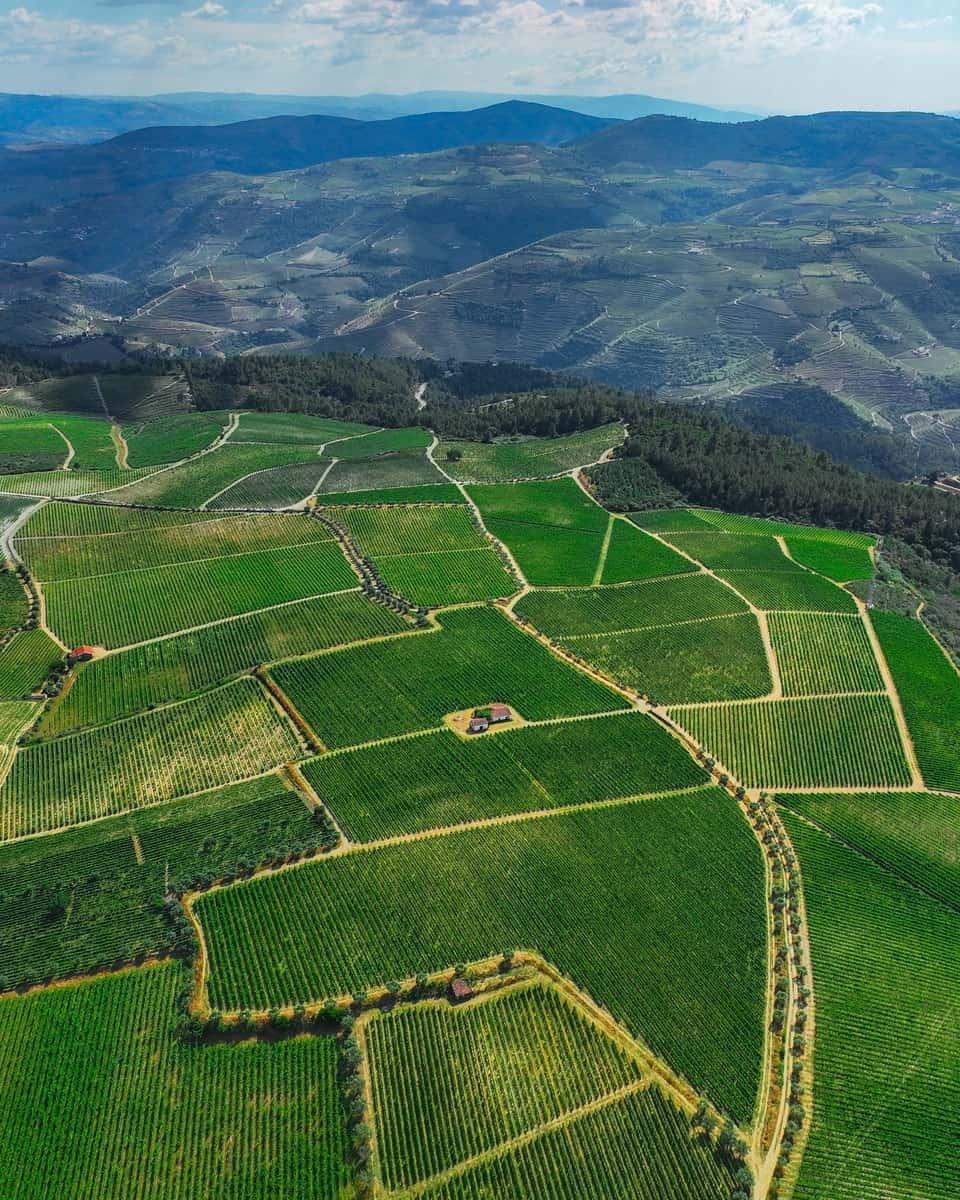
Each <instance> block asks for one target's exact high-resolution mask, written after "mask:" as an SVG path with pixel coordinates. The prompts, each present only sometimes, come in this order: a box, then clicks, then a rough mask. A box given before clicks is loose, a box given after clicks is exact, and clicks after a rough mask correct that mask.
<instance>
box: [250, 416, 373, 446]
mask: <svg viewBox="0 0 960 1200" xmlns="http://www.w3.org/2000/svg"><path fill="white" fill-rule="evenodd" d="M239 417H240V424H239V426H238V428H237V431H236V433H234V434H233V435H232V436H231V439H230V440H231V441H235V442H289V443H291V444H293V445H297V444H300V445H305V446H322V445H323V444H324V443H325V442H332V441H334V440H336V441H339V440H340V439H341V438H355V437H358V436H359V435H360V434H367V433H372V432H373V426H372V425H359V424H356V423H355V422H352V421H334V420H331V419H330V418H329V417H311V416H309V415H307V414H306V413H275V412H266V413H261V412H241V413H240V414H239Z"/></svg>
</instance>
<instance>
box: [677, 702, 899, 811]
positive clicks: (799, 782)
mask: <svg viewBox="0 0 960 1200" xmlns="http://www.w3.org/2000/svg"><path fill="white" fill-rule="evenodd" d="M671 716H672V717H673V718H674V720H676V721H677V723H678V724H679V725H682V726H683V728H684V729H686V730H688V731H689V732H690V733H691V734H692V735H693V736H694V737H695V738H696V739H697V741H698V742H699V743H700V744H701V745H702V746H703V748H704V749H705V750H706V751H707V752H708V753H709V754H711V755H712V756H713V757H715V758H717V759H719V761H720V762H722V763H723V765H724V766H725V767H726V768H727V769H728V770H730V771H732V772H733V774H734V775H735V776H736V777H737V778H738V779H739V781H740V782H741V783H742V784H744V785H745V786H746V787H762V788H822V789H827V788H832V787H906V786H907V785H908V784H909V783H910V771H909V768H908V767H907V762H906V759H905V757H904V752H903V746H902V745H901V743H900V737H899V732H898V730H897V725H896V721H895V720H894V716H893V708H892V707H891V704H890V701H889V700H888V699H887V697H886V696H849V697H844V696H841V697H838V698H834V699H830V700H773V701H763V700H759V701H753V702H748V703H745V704H721V705H717V706H716V707H712V708H711V707H703V708H675V709H673V710H672V712H671Z"/></svg>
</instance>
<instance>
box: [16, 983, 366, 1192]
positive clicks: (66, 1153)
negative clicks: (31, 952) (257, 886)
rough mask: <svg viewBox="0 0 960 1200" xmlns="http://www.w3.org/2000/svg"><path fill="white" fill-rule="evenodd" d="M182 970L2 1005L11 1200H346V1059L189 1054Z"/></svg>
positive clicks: (309, 1050)
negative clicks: (340, 1067)
mask: <svg viewBox="0 0 960 1200" xmlns="http://www.w3.org/2000/svg"><path fill="white" fill-rule="evenodd" d="M187 979H188V973H187V972H186V971H184V970H183V969H182V968H181V967H178V966H173V965H169V966H162V967H155V968H151V969H148V970H141V971H134V972H128V973H126V974H123V975H117V976H113V977H108V978H104V979H98V980H92V981H90V982H87V983H80V984H74V985H72V986H70V987H66V988H57V989H53V990H48V991H44V992H39V993H37V994H35V995H31V996H22V997H18V998H15V999H6V1000H0V1061H2V1063H3V1064H4V1066H3V1070H2V1071H0V1122H2V1125H3V1128H4V1130H5V1131H6V1133H7V1136H6V1137H5V1138H4V1139H3V1142H2V1145H0V1178H2V1179H3V1180H4V1196H5V1197H7V1198H9V1200H33V1198H35V1197H38V1196H58V1197H63V1198H64V1200H68V1198H70V1200H147V1198H149V1200H196V1197H198V1196H211V1197H212V1196H218V1197H220V1196H222V1197H228V1196H229V1197H241V1196H242V1197H243V1198H244V1200H279V1198H280V1197H284V1198H287V1200H298V1198H300V1197H303V1196H310V1197H317V1198H318V1200H339V1198H340V1197H341V1196H343V1194H344V1193H343V1188H344V1187H345V1185H346V1184H347V1182H348V1180H349V1174H350V1173H349V1169H348V1168H347V1166H346V1164H345V1154H346V1133H345V1129H344V1116H343V1105H342V1100H341V1098H340V1095H339V1091H338V1088H337V1082H336V1064H337V1047H336V1043H335V1042H334V1041H333V1040H332V1039H330V1038H323V1037H308V1038H296V1039H292V1040H288V1041H285V1042H282V1043H279V1044H277V1045H270V1044H267V1043H256V1042H247V1043H245V1044H242V1045H239V1046H230V1045H220V1046H192V1047H191V1046H182V1045H180V1044H179V1043H178V1041H177V1040H176V1037H175V1031H176V1026H177V1022H178V1014H177V1011H176V996H177V993H178V992H179V991H180V989H181V988H182V987H183V986H184V985H185V983H186V982H187Z"/></svg>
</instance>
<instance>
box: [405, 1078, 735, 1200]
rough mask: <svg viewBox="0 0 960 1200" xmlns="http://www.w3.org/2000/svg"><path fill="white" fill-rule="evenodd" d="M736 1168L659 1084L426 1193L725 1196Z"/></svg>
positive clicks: (449, 1198) (575, 1198)
mask: <svg viewBox="0 0 960 1200" xmlns="http://www.w3.org/2000/svg"><path fill="white" fill-rule="evenodd" d="M734 1186H735V1184H734V1180H733V1178H732V1175H731V1172H730V1170H729V1168H728V1167H726V1166H725V1165H724V1164H723V1163H722V1162H720V1161H718V1159H717V1158H716V1156H714V1155H713V1154H712V1153H711V1152H710V1151H709V1150H707V1149H706V1148H705V1147H704V1146H702V1145H701V1144H700V1143H699V1142H696V1141H692V1140H691V1138H690V1126H689V1123H688V1121H687V1119H686V1117H684V1116H683V1115H682V1114H681V1113H679V1112H678V1111H677V1110H676V1109H675V1108H674V1107H673V1105H672V1104H671V1103H670V1101H669V1100H667V1099H666V1098H665V1097H664V1096H663V1094H662V1093H661V1092H660V1091H658V1090H657V1088H655V1087H651V1088H648V1089H647V1090H646V1091H644V1092H635V1093H633V1094H632V1095H629V1096H627V1097H626V1098H625V1099H624V1100H622V1101H619V1102H617V1103H613V1104H606V1105H604V1106H603V1107H601V1108H597V1109H595V1110H592V1111H588V1112H587V1113H585V1115H583V1116H581V1117H578V1118H577V1119H576V1120H574V1121H571V1122H569V1123H568V1124H564V1125H562V1126H560V1127H559V1128H557V1129H552V1130H550V1131H548V1132H546V1133H543V1134H541V1135H540V1136H539V1137H537V1138H535V1139H534V1140H532V1141H530V1142H527V1143H525V1144H524V1145H522V1146H520V1147H519V1148H517V1149H516V1150H514V1151H512V1152H511V1153H510V1154H508V1155H503V1156H497V1157H492V1158H490V1159H488V1160H487V1161H484V1162H481V1163H480V1164H479V1165H478V1166H475V1167H472V1168H470V1169H468V1170H466V1171H464V1172H462V1173H458V1174H457V1175H456V1176H455V1177H454V1178H453V1179H451V1180H450V1181H449V1182H444V1183H440V1184H438V1185H437V1186H436V1187H431V1188H429V1189H428V1190H427V1191H425V1192H424V1193H423V1195H424V1196H426V1197H428V1198H429V1200H489V1198H490V1197H492V1196H510V1197H512V1198H513V1200H547V1198H549V1200H582V1197H584V1196H604V1197H617V1198H618V1200H676V1198H677V1197H681V1196H682V1197H683V1198H684V1200H726V1197H728V1196H729V1195H731V1194H732V1191H731V1189H732V1188H733V1187H734Z"/></svg>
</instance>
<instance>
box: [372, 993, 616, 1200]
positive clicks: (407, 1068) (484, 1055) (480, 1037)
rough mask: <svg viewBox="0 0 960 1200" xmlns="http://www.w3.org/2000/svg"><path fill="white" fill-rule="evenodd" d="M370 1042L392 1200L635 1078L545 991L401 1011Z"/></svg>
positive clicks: (384, 1173)
mask: <svg viewBox="0 0 960 1200" xmlns="http://www.w3.org/2000/svg"><path fill="white" fill-rule="evenodd" d="M365 1037H366V1043H367V1052H368V1055H369V1062H370V1074H371V1077H372V1079H373V1086H374V1097H373V1102H374V1112H375V1114H376V1132H377V1148H378V1163H379V1166H380V1176H381V1178H382V1180H383V1182H384V1184H385V1185H386V1186H387V1187H388V1188H390V1189H391V1190H395V1189H397V1188H403V1187H409V1186H410V1185H412V1184H415V1183H420V1182H423V1181H424V1180H428V1179H430V1178H431V1177H432V1176H434V1175H437V1174H439V1173H440V1172H442V1171H444V1170H447V1169H449V1168H450V1167H454V1166H456V1165H457V1164H458V1163H460V1162H463V1161H464V1160H465V1159H467V1158H471V1157H472V1156H474V1155H476V1154H482V1153H483V1152H484V1151H488V1150H492V1149H493V1148H494V1147H496V1146H498V1145H499V1144H501V1143H502V1142H505V1141H508V1140H509V1139H511V1138H515V1137H517V1136H518V1135H519V1134H521V1133H524V1132H525V1131H526V1130H528V1129H533V1128H535V1127H536V1126H538V1125H543V1124H545V1123H546V1122H548V1121H551V1120H554V1119H555V1118H557V1117H560V1116H562V1115H563V1114H564V1113H569V1112H571V1111H573V1110H574V1109H577V1108H581V1107H583V1105H585V1104H589V1103H590V1102H591V1101H593V1100H597V1099H599V1098H600V1097H602V1096H605V1095H608V1094H609V1093H610V1092H615V1091H617V1090H619V1089H620V1088H623V1087H626V1086H627V1085H628V1084H630V1083H636V1082H638V1081H639V1079H640V1069H639V1067H638V1066H637V1064H636V1062H634V1061H633V1060H632V1059H630V1058H629V1057H628V1056H627V1054H626V1053H625V1051H624V1050H622V1049H621V1048H620V1047H619V1046H617V1045H616V1043H614V1042H612V1041H611V1040H610V1039H609V1038H608V1037H607V1036H606V1035H605V1034H603V1033H601V1032H600V1031H599V1030H598V1029H597V1028H596V1027H595V1026H594V1025H592V1024H591V1023H590V1022H589V1021H588V1020H587V1019H586V1018H585V1017H584V1016H583V1015H582V1014H581V1013H579V1012H577V1011H576V1010H575V1009H574V1008H573V1007H572V1006H571V1005H570V1003H569V1002H568V1001H567V1000H566V999H564V998H562V997H561V996H560V995H559V994H558V993H557V992H556V991H555V990H553V989H552V988H549V987H545V986H543V985H539V986H533V987H514V988H511V989H509V990H506V991H503V992H501V993H500V994H499V995H494V996H492V997H491V998H490V999H487V1000H484V1001H482V1002H481V1003H477V1004H471V1005H468V1006H467V1007H465V1008H460V1009H456V1008H451V1007H450V1006H449V1005H448V1004H445V1003H428V1004H418V1005H411V1006H402V1007H400V1008H399V1009H396V1010H394V1011H393V1012H390V1013H386V1014H383V1015H378V1016H375V1017H374V1018H373V1019H372V1020H371V1021H370V1023H369V1025H368V1026H367V1027H366V1030H365ZM413 1047H415V1048H416V1049H415V1050H414V1051H413V1053H411V1049H412V1048H413Z"/></svg>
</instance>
